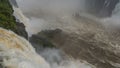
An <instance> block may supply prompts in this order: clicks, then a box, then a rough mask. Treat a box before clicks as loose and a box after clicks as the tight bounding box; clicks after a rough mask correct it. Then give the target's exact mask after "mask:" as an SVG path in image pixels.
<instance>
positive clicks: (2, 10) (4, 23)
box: [0, 0, 16, 31]
mask: <svg viewBox="0 0 120 68" xmlns="http://www.w3.org/2000/svg"><path fill="white" fill-rule="evenodd" d="M12 14H13V8H12V6H11V5H10V3H9V0H0V27H3V28H6V29H10V30H12V31H16V20H15V17H14V16H13V15H12Z"/></svg>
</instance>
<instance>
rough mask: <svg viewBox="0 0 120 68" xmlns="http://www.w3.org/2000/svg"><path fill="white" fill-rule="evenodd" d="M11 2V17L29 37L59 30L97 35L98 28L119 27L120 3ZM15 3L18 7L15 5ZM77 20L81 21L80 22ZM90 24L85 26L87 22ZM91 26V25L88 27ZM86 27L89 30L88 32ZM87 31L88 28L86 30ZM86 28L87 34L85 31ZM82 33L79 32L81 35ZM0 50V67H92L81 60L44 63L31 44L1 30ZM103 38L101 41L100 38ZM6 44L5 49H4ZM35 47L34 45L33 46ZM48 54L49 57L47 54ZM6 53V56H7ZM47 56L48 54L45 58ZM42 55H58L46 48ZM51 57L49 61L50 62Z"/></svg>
mask: <svg viewBox="0 0 120 68" xmlns="http://www.w3.org/2000/svg"><path fill="white" fill-rule="evenodd" d="M11 1H13V2H12V4H13V8H14V16H15V17H16V18H17V19H18V20H17V21H20V22H22V23H24V25H25V26H26V30H27V32H28V34H29V36H31V35H32V34H36V33H38V32H40V31H41V30H46V29H47V30H51V29H56V28H59V29H61V30H63V31H65V32H66V33H75V34H77V35H81V33H82V31H81V30H83V34H84V33H85V32H87V31H89V32H90V31H91V32H94V33H97V31H99V32H100V30H99V26H95V28H94V27H93V25H95V24H94V23H97V24H100V25H103V26H105V27H108V28H118V29H119V26H120V22H119V16H120V3H119V0H101V1H98V0H16V1H17V3H16V2H14V0H11ZM17 4H18V5H17ZM79 18H80V20H79ZM90 20H92V21H94V23H92V24H93V25H92V24H90V25H89V24H86V22H88V21H90ZM91 25H92V26H91ZM87 28H88V29H87ZM89 28H90V29H89ZM86 29H87V31H86ZM80 31H81V32H80ZM4 34H5V35H4ZM0 36H1V38H0V39H1V42H0V45H1V50H2V52H3V53H2V54H3V55H4V56H1V57H2V58H3V59H4V61H3V65H4V66H5V67H8V68H92V67H93V66H92V65H89V64H88V63H87V62H83V61H82V62H80V60H77V61H76V60H66V61H64V60H62V59H60V60H61V63H59V64H57V63H56V62H51V63H49V62H47V61H46V60H44V57H41V56H40V55H38V54H37V53H36V52H35V50H34V48H33V47H32V46H31V44H30V43H29V42H28V41H26V40H25V39H23V38H21V37H19V36H17V35H16V34H14V33H13V32H11V31H7V30H4V29H0ZM103 39H104V38H103ZM3 45H5V47H4V46H3ZM33 46H34V45H33ZM49 53H51V54H49ZM6 54H7V55H6ZM46 54H47V55H46ZM42 55H43V56H50V55H53V56H54V55H55V56H56V55H57V57H59V58H61V56H60V55H59V52H58V50H54V49H47V51H46V50H45V51H44V52H43V54H42ZM50 57H52V56H50ZM51 59H52V58H49V60H51Z"/></svg>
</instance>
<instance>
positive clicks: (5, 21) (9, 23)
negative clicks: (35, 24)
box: [0, 0, 28, 39]
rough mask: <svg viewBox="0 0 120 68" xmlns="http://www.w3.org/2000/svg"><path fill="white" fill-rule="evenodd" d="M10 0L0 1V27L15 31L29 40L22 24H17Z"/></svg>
mask: <svg viewBox="0 0 120 68" xmlns="http://www.w3.org/2000/svg"><path fill="white" fill-rule="evenodd" d="M13 12H14V10H13V8H12V6H11V4H10V2H9V0H0V27H3V28H5V29H9V30H12V31H14V32H15V33H17V34H18V35H20V36H23V37H25V38H26V39H27V37H28V36H27V32H26V30H25V26H24V25H23V24H22V23H18V22H16V18H15V17H14V16H13Z"/></svg>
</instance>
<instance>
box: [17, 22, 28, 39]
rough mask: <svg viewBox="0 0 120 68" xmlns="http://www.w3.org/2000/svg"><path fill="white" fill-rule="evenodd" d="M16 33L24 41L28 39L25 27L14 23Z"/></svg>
mask: <svg viewBox="0 0 120 68" xmlns="http://www.w3.org/2000/svg"><path fill="white" fill-rule="evenodd" d="M16 33H17V34H18V35H20V36H22V37H24V38H26V39H28V34H27V32H26V30H25V25H24V24H23V23H18V22H17V23H16Z"/></svg>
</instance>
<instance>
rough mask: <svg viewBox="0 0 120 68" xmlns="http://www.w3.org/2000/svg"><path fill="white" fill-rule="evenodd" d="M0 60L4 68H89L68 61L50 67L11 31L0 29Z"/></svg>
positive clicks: (27, 43)
mask: <svg viewBox="0 0 120 68" xmlns="http://www.w3.org/2000/svg"><path fill="white" fill-rule="evenodd" d="M0 60H1V64H2V66H3V67H5V68H91V67H90V66H89V65H87V64H84V63H81V62H74V61H68V62H67V63H66V64H63V62H62V63H61V64H60V65H57V64H55V63H54V64H53V65H52V66H51V67H50V65H49V64H48V63H47V62H46V61H45V60H44V58H42V57H41V56H40V55H38V54H37V53H36V52H35V49H34V48H33V47H32V45H31V44H30V43H29V42H28V41H27V40H25V39H24V38H22V37H20V36H18V35H16V34H15V33H13V32H12V31H8V30H5V29H2V28H0Z"/></svg>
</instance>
